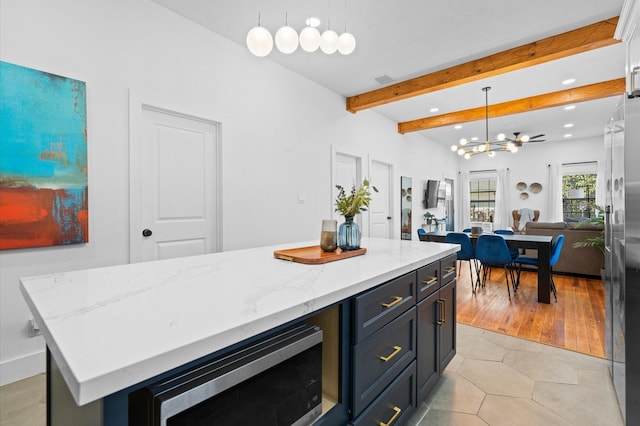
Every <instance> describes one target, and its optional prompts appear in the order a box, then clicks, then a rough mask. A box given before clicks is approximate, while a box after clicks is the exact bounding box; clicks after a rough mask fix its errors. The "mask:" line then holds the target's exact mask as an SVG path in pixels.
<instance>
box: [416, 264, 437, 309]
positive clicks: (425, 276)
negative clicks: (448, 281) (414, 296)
mask: <svg viewBox="0 0 640 426" xmlns="http://www.w3.org/2000/svg"><path fill="white" fill-rule="evenodd" d="M417 284H418V290H417V293H418V300H422V299H424V298H425V297H427V296H429V295H430V294H433V292H434V291H436V290H438V289H439V288H440V261H436V262H433V263H430V264H428V265H427V266H423V267H422V268H420V269H418V276H417Z"/></svg>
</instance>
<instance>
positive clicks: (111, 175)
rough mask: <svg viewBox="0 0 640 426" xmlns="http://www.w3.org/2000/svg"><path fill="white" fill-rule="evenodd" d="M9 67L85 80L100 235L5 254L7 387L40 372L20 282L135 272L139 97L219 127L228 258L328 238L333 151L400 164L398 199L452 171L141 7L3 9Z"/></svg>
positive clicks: (301, 83) (249, 59)
mask: <svg viewBox="0 0 640 426" xmlns="http://www.w3.org/2000/svg"><path fill="white" fill-rule="evenodd" d="M239 31H245V30H244V29H239ZM300 53H301V54H303V53H302V52H300ZM0 59H1V60H3V61H6V62H11V63H14V64H18V65H22V66H26V67H30V68H35V69H39V70H42V71H46V72H50V73H53V74H59V75H62V76H66V77H71V78H75V79H78V80H82V81H85V82H86V84H87V120H88V136H89V138H88V153H89V158H88V161H89V227H90V231H89V234H90V242H89V243H88V244H86V245H75V246H63V247H51V248H37V249H22V250H7V251H2V252H0V264H1V266H2V268H1V269H0V385H1V384H5V383H9V382H11V381H14V380H17V379H20V378H22V377H26V376H29V375H32V374H35V373H38V372H41V371H43V370H44V357H43V351H44V341H43V339H42V338H41V337H35V338H31V337H29V336H28V327H27V324H28V320H29V318H30V317H31V316H30V314H29V312H28V309H27V307H26V304H25V303H24V300H23V298H22V296H21V294H20V291H19V277H21V276H29V275H37V274H45V273H52V272H59V271H67V270H74V269H84V268H91V267H97V266H105V265H115V264H123V263H127V262H128V259H129V246H128V242H129V229H128V228H129V217H128V211H129V204H128V200H129V193H128V191H129V183H128V179H129V177H128V170H129V164H128V161H129V145H128V96H129V90H131V91H133V92H134V93H135V94H136V95H137V96H138V97H139V98H141V100H142V101H143V102H148V103H151V104H155V105H156V106H160V107H165V108H168V109H173V110H177V111H180V112H183V113H187V114H191V115H195V116H200V117H204V118H208V119H211V120H215V121H218V122H221V123H222V157H223V161H222V167H223V171H222V181H223V182H222V191H223V202H222V203H223V218H222V220H223V248H224V250H232V249H238V248H244V247H251V246H259V245H266V244H278V243H285V242H291V241H301V240H308V239H314V238H319V235H318V234H319V228H320V221H321V219H322V218H326V217H329V216H330V213H331V211H332V209H333V206H332V205H331V192H330V191H331V187H330V186H331V184H330V177H331V166H330V158H331V156H330V152H331V145H332V144H335V145H339V146H342V147H346V148H348V149H349V150H350V151H352V152H356V153H358V154H359V155H361V156H362V157H363V158H364V159H365V162H366V159H367V157H368V155H370V156H371V157H372V158H374V159H377V160H382V161H386V162H388V163H392V164H393V165H394V186H395V191H396V194H398V193H399V190H398V188H399V183H400V176H411V177H412V178H413V179H414V185H416V183H417V182H423V181H424V180H426V179H433V178H437V179H440V178H442V177H443V176H445V170H449V171H451V170H455V168H456V161H457V159H455V158H453V156H452V155H450V153H449V150H448V148H446V147H441V146H439V145H437V144H434V143H433V142H430V141H427V140H426V139H424V138H422V137H420V136H417V135H404V136H402V135H399V134H398V133H397V130H396V124H395V123H393V122H391V121H389V120H387V119H386V118H384V117H382V116H380V115H378V114H377V113H374V112H372V111H363V112H359V113H358V114H355V115H353V114H351V113H348V112H346V110H345V100H344V98H343V97H342V96H339V95H337V94H335V93H333V92H330V91H328V90H326V89H324V88H322V87H320V86H318V85H317V84H315V83H312V82H310V81H308V80H306V79H304V78H302V77H300V76H298V75H296V74H293V73H291V72H289V71H287V70H285V69H283V68H282V67H280V66H279V65H277V64H275V63H274V62H272V61H270V60H268V59H260V58H256V57H254V56H252V55H251V54H250V53H249V52H248V51H247V49H246V48H244V47H243V46H238V45H236V44H233V43H231V42H230V41H228V40H227V39H224V38H222V37H219V36H217V35H215V34H213V33H211V32H209V31H207V30H205V29H203V28H202V27H200V26H197V25H194V24H192V23H190V22H188V21H186V20H184V19H182V18H180V17H178V16H177V15H175V14H173V13H171V12H169V11H167V10H165V9H162V8H160V7H159V6H157V5H155V4H153V3H150V2H148V1H145V0H139V1H135V2H133V1H129V0H110V1H104V0H56V1H47V0H0ZM338 59H339V58H338V57H335V58H332V57H327V58H326V66H328V67H329V66H343V65H340V64H339V62H338ZM365 173H367V171H366V170H365ZM447 173H449V172H447ZM446 176H447V177H453V176H449V175H446ZM300 193H302V194H304V195H305V203H303V204H301V203H298V194H300ZM396 198H399V197H394V212H399V211H400V204H399V200H398V199H396ZM420 203H421V200H415V201H414V229H415V228H417V227H418V226H419V224H420V220H419V219H420V217H421V215H422V212H423V210H422V208H421V205H420ZM394 216H395V217H398V216H399V215H394ZM399 226H400V225H399V223H397V222H396V223H395V224H394V227H393V230H394V236H395V238H399ZM132 326H135V325H133V324H132ZM119 349H120V348H114V350H119ZM124 350H126V349H124Z"/></svg>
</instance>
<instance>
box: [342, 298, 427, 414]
mask: <svg viewBox="0 0 640 426" xmlns="http://www.w3.org/2000/svg"><path fill="white" fill-rule="evenodd" d="M415 356H416V308H415V307H414V308H412V309H410V310H409V311H407V312H405V313H404V314H402V315H401V316H400V317H399V318H396V319H395V320H393V321H392V322H391V323H390V324H388V325H387V326H385V327H384V328H382V329H381V330H380V331H378V332H377V333H375V334H373V335H371V336H370V337H369V338H368V339H366V340H364V341H362V342H361V343H359V344H358V345H356V346H355V347H354V348H353V375H354V381H353V411H354V414H353V415H354V416H357V415H358V414H359V413H360V412H361V411H362V410H363V409H364V408H365V407H366V406H367V405H369V404H370V403H371V402H372V401H373V400H374V399H376V397H377V396H378V395H379V394H380V392H381V391H382V390H383V389H384V388H385V387H387V386H388V385H389V383H391V382H392V381H393V380H394V378H395V377H396V376H397V375H398V374H399V373H400V372H401V371H402V370H403V369H404V368H405V367H406V366H407V365H409V364H410V363H411V362H412V361H413V360H414V358H415Z"/></svg>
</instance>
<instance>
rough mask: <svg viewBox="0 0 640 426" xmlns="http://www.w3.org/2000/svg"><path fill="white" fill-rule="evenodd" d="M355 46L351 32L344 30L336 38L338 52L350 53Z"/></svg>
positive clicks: (354, 39)
mask: <svg viewBox="0 0 640 426" xmlns="http://www.w3.org/2000/svg"><path fill="white" fill-rule="evenodd" d="M355 48H356V38H355V37H354V36H353V34H351V33H347V32H344V33H342V34H340V37H339V38H338V52H340V53H342V54H343V55H349V54H351V53H352V52H353V51H354V50H355Z"/></svg>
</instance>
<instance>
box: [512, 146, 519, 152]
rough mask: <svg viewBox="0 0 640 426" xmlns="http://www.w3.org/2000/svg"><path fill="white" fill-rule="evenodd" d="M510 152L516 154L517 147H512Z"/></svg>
mask: <svg viewBox="0 0 640 426" xmlns="http://www.w3.org/2000/svg"><path fill="white" fill-rule="evenodd" d="M511 152H512V153H513V154H515V153H516V152H518V147H517V146H515V145H514V146H513V148H511Z"/></svg>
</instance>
